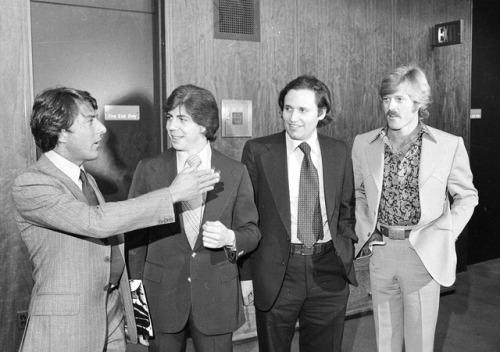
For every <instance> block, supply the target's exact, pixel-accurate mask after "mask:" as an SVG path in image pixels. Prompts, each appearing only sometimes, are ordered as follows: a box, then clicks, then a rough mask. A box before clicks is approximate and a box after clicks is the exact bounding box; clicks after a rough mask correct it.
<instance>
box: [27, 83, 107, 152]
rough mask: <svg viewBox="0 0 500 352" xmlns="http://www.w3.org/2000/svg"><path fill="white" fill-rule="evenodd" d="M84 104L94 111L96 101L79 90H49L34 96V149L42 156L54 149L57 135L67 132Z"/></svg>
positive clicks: (32, 131)
mask: <svg viewBox="0 0 500 352" xmlns="http://www.w3.org/2000/svg"><path fill="white" fill-rule="evenodd" d="M83 104H89V105H90V106H92V108H93V109H94V110H97V101H96V100H95V99H94V98H93V97H92V96H91V95H90V93H88V92H86V91H82V90H77V89H73V88H67V87H57V88H49V89H46V90H44V91H42V92H41V93H39V94H38V95H37V96H36V98H35V102H34V103H33V111H32V113H31V123H30V125H31V133H32V134H33V137H34V138H35V143H36V146H37V147H38V148H40V150H41V151H42V152H44V153H45V152H48V151H50V150H52V149H54V148H55V147H56V146H57V142H58V140H59V133H61V131H62V130H69V128H70V127H71V126H72V125H73V122H74V121H75V118H76V117H77V116H78V114H79V113H80V106H81V105H83Z"/></svg>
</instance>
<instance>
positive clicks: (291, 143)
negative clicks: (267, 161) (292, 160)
mask: <svg viewBox="0 0 500 352" xmlns="http://www.w3.org/2000/svg"><path fill="white" fill-rule="evenodd" d="M285 136H286V153H287V155H290V154H292V153H294V152H295V151H296V150H297V148H298V147H299V145H300V144H301V143H303V142H307V144H309V146H310V147H311V153H313V154H316V155H319V154H320V153H319V143H318V131H317V130H314V131H313V133H312V134H311V136H310V137H309V138H308V139H306V140H305V141H298V140H295V139H292V138H291V137H290V136H289V135H288V133H285Z"/></svg>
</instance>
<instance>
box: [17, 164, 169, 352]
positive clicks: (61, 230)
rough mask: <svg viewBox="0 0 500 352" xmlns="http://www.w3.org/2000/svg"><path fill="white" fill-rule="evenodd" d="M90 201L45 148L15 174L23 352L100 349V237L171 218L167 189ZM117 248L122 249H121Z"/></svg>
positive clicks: (126, 294) (127, 303)
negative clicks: (25, 278) (24, 294)
mask: <svg viewBox="0 0 500 352" xmlns="http://www.w3.org/2000/svg"><path fill="white" fill-rule="evenodd" d="M89 182H90V184H91V185H92V187H93V188H94V190H95V192H96V195H97V197H98V199H99V202H100V205H99V206H98V207H90V206H88V205H87V200H86V199H85V196H84V195H83V193H82V191H81V190H80V189H79V188H78V186H77V185H76V184H75V183H74V182H73V181H72V180H71V179H70V178H69V177H68V176H66V174H64V173H63V172H62V171H60V170H59V169H58V168H57V167H56V166H55V165H54V164H53V163H52V162H51V161H50V160H49V159H48V158H47V157H46V156H45V155H43V156H42V157H41V158H40V160H38V161H37V162H36V163H35V164H34V165H32V166H31V167H30V168H29V169H28V170H27V171H26V172H24V173H23V174H22V175H20V176H19V177H17V178H16V180H15V181H14V186H13V188H12V198H13V200H14V204H15V206H16V209H17V213H16V221H17V225H18V227H19V230H20V232H21V237H22V239H23V241H24V242H25V243H26V246H27V247H28V250H29V253H30V260H31V262H32V264H33V279H34V281H35V284H34V286H33V290H32V292H31V302H30V308H29V321H28V323H27V326H26V331H25V337H24V343H23V345H22V347H21V350H22V351H23V352H28V351H36V352H43V351H47V352H59V351H60V352H67V351H102V350H103V348H104V347H105V342H106V337H107V336H106V326H107V322H106V297H107V287H108V283H109V274H110V260H109V258H110V255H111V247H110V246H106V245H104V244H103V242H102V240H101V239H102V238H106V237H109V236H112V235H118V236H117V239H118V240H119V242H120V246H119V247H120V250H122V251H123V235H122V233H123V232H125V231H132V230H135V229H139V228H141V227H147V226H153V225H156V224H159V223H162V224H163V223H165V222H172V221H173V220H174V209H173V206H172V203H171V200H170V199H167V198H170V197H165V195H166V194H167V193H166V192H160V194H149V195H145V196H143V197H139V198H136V199H134V200H129V201H123V202H114V203H105V202H104V198H103V197H102V194H101V193H100V192H99V189H98V187H97V184H96V183H95V181H94V179H93V178H92V176H90V175H89ZM122 254H124V253H123V252H122ZM119 289H120V294H121V296H122V302H123V307H124V313H125V319H126V322H127V325H128V333H129V337H130V339H131V340H132V342H136V340H137V334H136V326H135V320H134V312H133V308H132V297H131V294H130V287H129V283H128V277H127V273H124V274H123V275H122V278H121V281H120V288H119Z"/></svg>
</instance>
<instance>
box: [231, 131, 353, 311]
mask: <svg viewBox="0 0 500 352" xmlns="http://www.w3.org/2000/svg"><path fill="white" fill-rule="evenodd" d="M285 133H286V132H285V131H283V132H281V133H277V134H273V135H270V136H266V137H261V138H257V139H253V140H250V141H248V142H247V143H246V144H245V147H244V149H243V156H242V162H243V163H244V164H245V165H246V166H247V169H248V172H249V174H250V178H251V179H252V183H253V187H254V192H255V201H256V204H257V210H258V212H259V217H260V218H259V228H260V231H261V234H262V239H261V241H260V243H259V246H258V248H257V249H256V250H255V251H254V252H252V253H251V255H250V257H249V258H246V260H244V263H243V269H242V273H241V279H242V280H250V279H251V280H252V281H253V289H254V293H255V306H256V307H257V308H258V309H260V310H263V311H266V310H269V309H270V308H271V307H272V306H273V304H274V302H275V300H276V298H277V296H278V293H279V291H280V288H281V285H282V283H283V279H284V277H285V272H286V269H287V264H288V259H289V256H290V243H291V242H290V238H291V235H292V231H291V220H290V195H289V187H288V174H287V170H288V169H287V155H286V139H285ZM318 140H319V145H320V149H321V159H322V162H323V182H324V187H325V189H324V193H325V201H326V210H327V214H328V225H329V227H330V232H331V234H332V240H333V244H334V246H335V249H336V252H337V253H338V255H339V256H340V258H341V259H342V262H343V264H344V269H345V272H346V275H347V280H348V281H349V282H350V283H351V284H353V285H357V282H356V278H355V275H354V267H353V253H354V248H353V244H354V242H356V241H357V236H356V235H355V233H354V225H355V220H354V181H353V174H352V164H351V158H350V155H349V152H348V149H347V146H346V145H345V144H344V143H343V142H341V141H338V140H335V139H333V138H330V137H326V136H324V135H320V134H318Z"/></svg>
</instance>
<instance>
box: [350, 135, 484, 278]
mask: <svg viewBox="0 0 500 352" xmlns="http://www.w3.org/2000/svg"><path fill="white" fill-rule="evenodd" d="M427 127H428V128H429V131H430V133H431V134H432V137H433V138H431V137H430V136H428V135H426V134H424V136H423V140H422V152H421V153H422V154H421V156H420V173H419V179H418V185H419V195H420V206H421V216H420V221H419V223H418V224H417V228H416V229H414V230H412V232H411V234H410V243H411V244H412V246H413V247H414V248H415V250H416V252H417V254H418V255H419V257H420V259H421V260H422V262H423V264H424V265H425V267H426V269H427V271H429V273H430V274H431V276H432V277H433V278H434V279H435V280H436V281H437V282H438V283H439V284H441V285H443V286H451V285H452V284H453V283H454V282H455V271H456V263H457V256H456V252H455V241H456V239H457V238H458V236H459V235H460V233H461V232H462V230H463V229H464V227H465V225H466V224H467V222H468V221H469V219H470V217H471V216H472V213H473V211H474V207H475V206H476V205H477V203H478V195H477V190H476V189H475V188H474V185H473V184H472V172H471V170H470V165H469V157H468V155H467V151H466V149H465V146H464V142H463V140H462V138H461V137H457V136H454V135H451V134H449V133H446V132H443V131H440V130H438V129H435V128H432V127H429V126H427ZM378 133H380V129H376V130H373V131H371V132H368V133H365V134H361V135H358V136H356V138H355V140H354V145H353V148H352V160H353V169H354V186H355V192H356V234H357V235H358V237H359V242H358V243H357V244H356V255H357V254H358V252H359V251H360V250H361V248H362V247H363V245H364V244H365V243H366V241H367V240H368V238H369V237H370V235H371V234H372V233H373V231H374V230H375V227H376V225H377V216H378V208H379V204H380V196H381V192H382V182H383V172H384V143H383V141H382V140H381V139H380V138H377V139H375V136H376V135H377V134H378ZM374 139H375V140H374ZM449 196H451V197H452V199H453V204H452V205H451V207H450V202H449V199H448V197H449Z"/></svg>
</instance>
